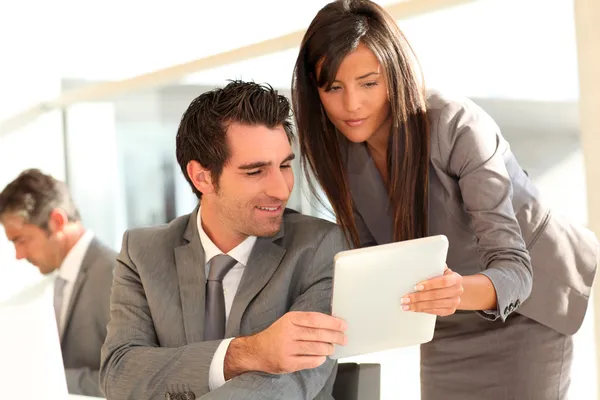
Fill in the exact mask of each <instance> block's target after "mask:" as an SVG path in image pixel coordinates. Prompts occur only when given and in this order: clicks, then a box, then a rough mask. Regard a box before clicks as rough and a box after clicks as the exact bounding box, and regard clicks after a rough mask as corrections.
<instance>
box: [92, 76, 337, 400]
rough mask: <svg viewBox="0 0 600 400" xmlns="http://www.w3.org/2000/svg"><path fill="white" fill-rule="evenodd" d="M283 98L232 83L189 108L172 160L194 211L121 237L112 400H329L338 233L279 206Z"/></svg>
mask: <svg viewBox="0 0 600 400" xmlns="http://www.w3.org/2000/svg"><path fill="white" fill-rule="evenodd" d="M289 114H290V106H289V102H288V100H287V99H286V98H285V97H283V96H280V95H278V94H277V92H276V91H274V90H273V89H272V88H270V87H268V86H263V85H258V84H255V83H245V82H239V81H234V82H232V83H230V84H228V85H227V86H226V87H225V88H222V89H216V90H213V91H211V92H207V93H204V94H202V95H200V96H199V97H198V98H196V99H195V100H194V101H193V102H192V103H191V105H190V106H189V108H188V110H187V111H186V112H185V114H184V115H183V118H182V120H181V124H180V127H179V130H178V133H177V140H176V144H177V159H178V162H179V165H180V167H181V170H182V172H183V174H184V176H185V178H186V179H187V181H188V182H189V184H190V186H191V187H192V190H193V191H194V193H195V194H196V195H197V197H198V198H199V199H200V205H199V207H198V208H196V209H195V210H194V211H193V212H192V213H191V214H190V215H185V216H183V217H180V218H177V219H175V220H174V221H172V222H171V223H170V224H168V225H166V226H160V227H154V228H143V229H135V230H132V231H129V232H127V233H125V235H124V238H123V247H122V250H121V253H120V255H119V257H118V265H117V267H116V270H115V279H114V283H113V293H112V297H111V318H110V322H109V324H108V335H107V337H106V342H105V344H104V346H103V348H102V366H101V369H100V379H101V384H102V388H103V390H104V392H105V394H106V397H107V398H108V399H109V400H119V399H165V398H167V399H175V398H177V399H179V398H181V399H194V398H202V399H205V400H209V399H315V398H317V399H331V398H332V396H331V391H332V386H333V380H334V378H335V371H336V364H335V362H334V361H333V360H331V359H328V358H327V356H328V355H331V354H332V353H333V349H334V344H340V345H343V344H345V341H346V337H345V335H344V333H343V332H344V330H345V328H346V327H345V323H344V322H343V321H342V320H340V319H337V318H334V317H332V316H330V315H328V314H329V313H330V304H331V295H332V293H331V291H332V273H333V271H332V264H333V258H334V255H335V254H336V253H337V252H339V251H341V250H344V249H346V244H345V240H344V237H343V234H342V233H341V231H340V230H339V228H338V227H337V226H336V225H334V224H332V223H330V222H327V221H324V220H320V219H316V218H312V217H308V216H304V215H301V214H298V213H295V212H293V211H290V210H286V209H285V206H286V203H287V200H288V198H289V195H290V192H291V190H292V187H293V184H294V176H293V173H292V170H291V161H292V160H293V158H294V154H293V152H292V148H291V141H292V139H293V134H292V128H291V123H290V121H289Z"/></svg>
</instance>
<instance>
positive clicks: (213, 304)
mask: <svg viewBox="0 0 600 400" xmlns="http://www.w3.org/2000/svg"><path fill="white" fill-rule="evenodd" d="M235 264H237V261H236V260H235V259H233V258H232V257H230V256H228V255H226V254H220V255H218V256H215V257H213V259H212V260H211V262H210V270H209V272H208V279H207V280H206V308H205V311H204V340H218V339H223V338H224V337H225V296H224V294H223V278H224V277H225V275H227V272H229V270H230V269H231V268H233V266H234V265H235Z"/></svg>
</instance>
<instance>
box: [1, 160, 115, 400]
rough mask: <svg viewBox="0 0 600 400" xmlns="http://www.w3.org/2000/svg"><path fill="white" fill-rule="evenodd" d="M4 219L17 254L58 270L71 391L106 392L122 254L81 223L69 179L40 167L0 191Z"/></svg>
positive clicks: (45, 270) (57, 297)
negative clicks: (106, 355)
mask: <svg viewBox="0 0 600 400" xmlns="http://www.w3.org/2000/svg"><path fill="white" fill-rule="evenodd" d="M0 223H1V224H2V225H3V226H4V229H5V231H6V236H7V238H8V240H10V241H11V242H13V244H14V246H15V250H16V256H17V259H19V260H20V259H27V261H29V262H30V263H31V264H33V265H35V266H36V267H37V268H38V269H39V270H40V272H41V273H42V274H44V275H49V274H52V275H54V279H55V283H54V311H55V314H56V323H57V327H58V332H59V335H60V340H61V348H62V355H63V362H64V366H65V373H66V377H67V386H68V389H69V393H73V394H83V395H88V396H101V395H102V393H101V391H100V388H99V378H98V369H99V367H100V348H101V347H102V343H103V342H104V338H105V336H106V325H107V324H108V318H109V304H110V290H111V284H112V271H113V267H114V264H115V263H116V253H115V252H113V251H112V250H110V249H109V248H107V247H106V246H104V245H102V244H101V243H100V242H99V241H98V239H96V238H95V237H94V234H93V232H92V231H90V230H86V229H85V227H84V226H83V224H82V222H81V218H80V216H79V211H78V210H77V207H76V206H75V204H74V203H73V200H72V198H71V195H70V193H69V189H68V188H67V185H66V184H65V183H64V182H61V181H58V180H56V179H54V178H53V177H52V176H49V175H46V174H44V173H42V172H41V171H39V170H37V169H30V170H26V171H24V172H22V173H21V174H20V175H19V176H18V177H17V178H16V179H15V180H14V181H12V182H11V183H9V184H8V186H6V188H4V190H3V191H2V192H1V193H0Z"/></svg>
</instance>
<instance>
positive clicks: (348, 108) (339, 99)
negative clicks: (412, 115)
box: [317, 44, 390, 143]
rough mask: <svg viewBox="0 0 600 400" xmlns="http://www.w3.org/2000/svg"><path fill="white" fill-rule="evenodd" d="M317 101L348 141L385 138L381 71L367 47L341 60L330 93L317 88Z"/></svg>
mask: <svg viewBox="0 0 600 400" xmlns="http://www.w3.org/2000/svg"><path fill="white" fill-rule="evenodd" d="M320 72H321V71H320V66H317V74H319V73H320ZM319 97H320V98H321V103H322V104H323V108H324V109H325V112H326V114H327V116H328V118H329V120H330V121H331V122H332V123H333V125H334V126H335V127H336V128H337V129H338V130H339V131H340V132H341V133H342V134H343V135H344V136H345V137H346V138H347V139H348V140H349V141H351V142H354V143H361V142H366V141H368V140H369V139H371V138H372V137H373V136H374V135H377V136H381V135H385V137H387V134H389V124H388V122H389V120H390V102H389V99H388V91H387V80H386V78H385V71H384V70H383V67H382V66H381V65H380V63H379V60H378V59H377V57H376V56H375V54H373V52H372V51H371V50H370V49H369V48H368V47H367V46H365V45H363V44H359V45H358V47H357V48H356V50H354V51H353V52H351V53H349V54H348V55H347V56H346V57H345V58H344V59H343V60H342V63H341V65H340V68H339V69H338V71H337V75H336V77H335V81H334V82H333V84H332V86H331V88H330V90H326V88H325V87H323V88H319Z"/></svg>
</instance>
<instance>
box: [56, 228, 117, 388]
mask: <svg viewBox="0 0 600 400" xmlns="http://www.w3.org/2000/svg"><path fill="white" fill-rule="evenodd" d="M116 259H117V254H116V253H115V252H114V251H112V250H111V249H109V248H107V247H105V246H104V245H102V244H101V243H100V241H98V239H96V238H94V239H93V240H92V242H91V243H90V246H89V247H88V250H87V252H86V253H85V257H84V258H83V261H82V264H81V269H80V270H79V275H77V280H76V281H75V285H74V286H73V292H72V294H71V300H70V302H69V308H68V309H67V314H66V321H65V328H64V332H63V336H62V338H61V349H62V356H63V363H64V366H65V372H66V376H67V387H68V389H69V393H72V394H83V395H86V396H102V392H101V391H100V381H99V376H98V370H99V369H100V349H101V347H102V344H103V343H104V339H105V337H106V325H107V324H108V318H109V304H110V288H111V285H112V279H113V274H112V272H113V268H114V265H115V264H116Z"/></svg>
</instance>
